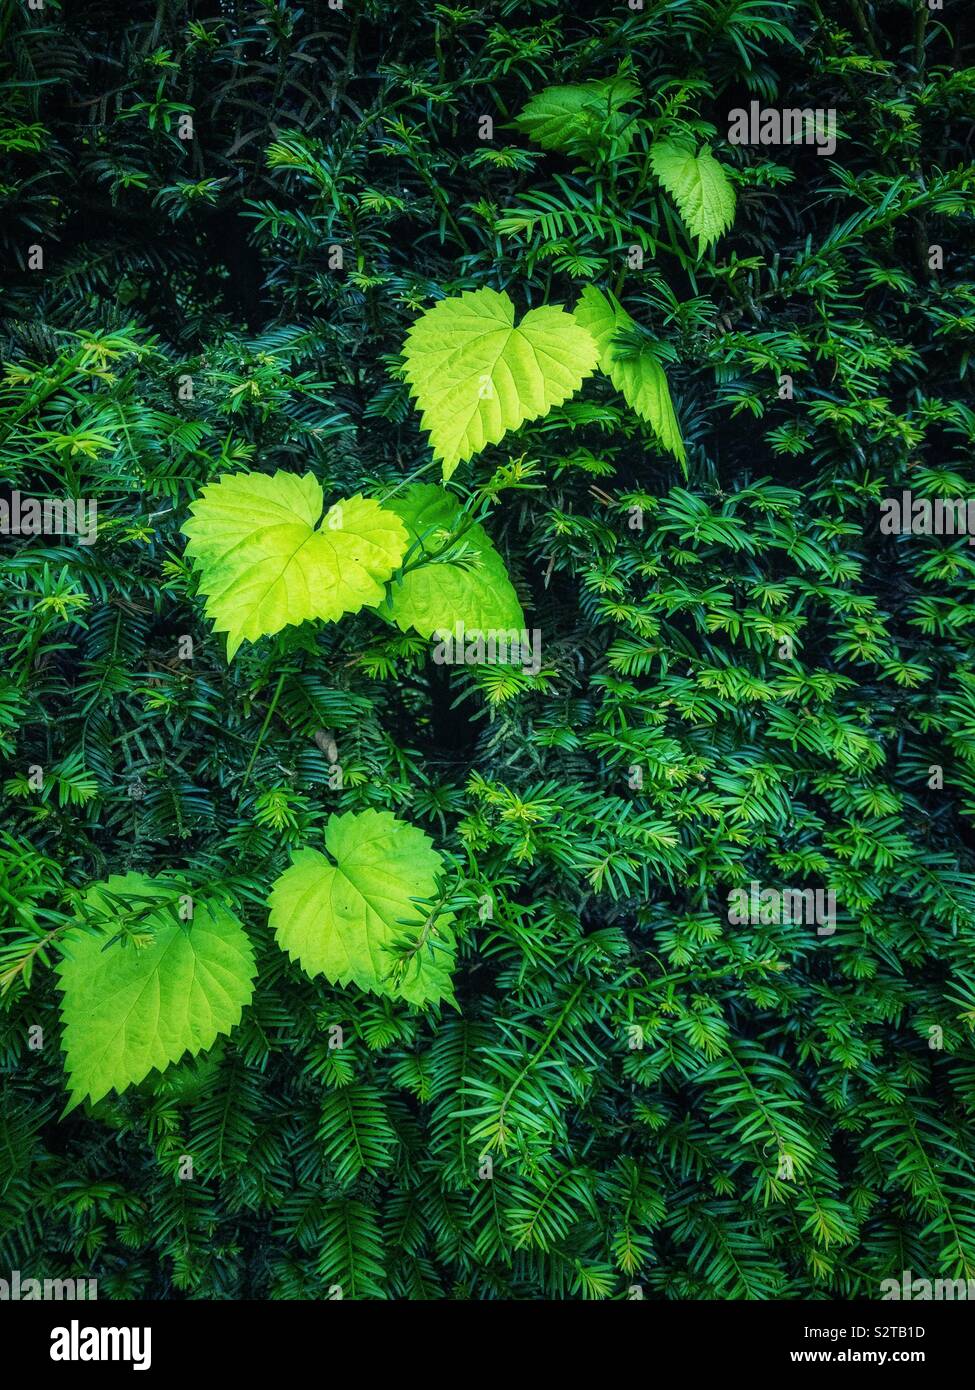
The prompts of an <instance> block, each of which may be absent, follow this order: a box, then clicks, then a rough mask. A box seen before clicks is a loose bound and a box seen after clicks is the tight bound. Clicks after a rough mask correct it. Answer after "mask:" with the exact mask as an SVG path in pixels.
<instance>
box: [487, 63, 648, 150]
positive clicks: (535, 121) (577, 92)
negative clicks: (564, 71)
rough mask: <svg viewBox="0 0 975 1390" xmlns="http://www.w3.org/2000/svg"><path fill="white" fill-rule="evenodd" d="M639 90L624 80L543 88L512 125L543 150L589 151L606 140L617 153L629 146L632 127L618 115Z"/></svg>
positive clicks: (622, 116) (632, 125)
mask: <svg viewBox="0 0 975 1390" xmlns="http://www.w3.org/2000/svg"><path fill="white" fill-rule="evenodd" d="M639 95H640V89H639V88H638V87H637V86H636V85H635V83H633V82H630V81H628V80H627V79H626V78H619V77H615V78H609V79H599V80H597V81H594V82H583V83H580V84H579V85H578V86H573V87H546V88H545V90H544V91H542V92H539V93H538V94H537V95H536V96H533V97H532V99H531V101H529V103H528V105H527V106H526V107H525V108H524V110H523V111H522V112H521V114H520V115H518V116H516V117H515V119H514V120H513V121H512V125H514V126H516V127H517V128H518V129H519V130H520V131H522V132H523V133H524V134H525V135H527V136H528V138H529V139H530V140H534V142H535V144H536V145H541V147H542V149H543V150H574V149H578V150H593V149H596V148H598V147H600V146H605V145H606V144H607V143H608V141H609V140H610V139H612V138H613V137H616V138H617V139H618V141H619V149H618V152H619V153H621V154H622V153H623V152H624V151H625V150H626V149H627V148H628V147H629V145H630V144H631V142H632V139H633V132H634V123H633V122H632V121H630V123H629V124H627V117H626V116H625V114H624V113H622V112H621V111H620V107H621V106H623V105H624V103H625V102H628V101H634V100H635V99H636V98H637V97H638V96H639Z"/></svg>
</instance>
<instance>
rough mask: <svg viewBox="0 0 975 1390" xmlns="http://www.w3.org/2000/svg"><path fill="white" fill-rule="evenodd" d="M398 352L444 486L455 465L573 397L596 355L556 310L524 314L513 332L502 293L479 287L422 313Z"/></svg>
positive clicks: (570, 319) (511, 317) (582, 334)
mask: <svg viewBox="0 0 975 1390" xmlns="http://www.w3.org/2000/svg"><path fill="white" fill-rule="evenodd" d="M403 355H404V358H405V360H406V376H407V379H408V380H409V382H410V385H411V387H412V390H413V395H414V396H415V397H416V401H417V404H418V405H419V407H420V410H421V412H422V425H423V428H424V429H425V430H428V431H429V434H430V444H431V447H432V448H433V451H434V453H435V455H436V456H437V457H438V458H440V459H442V460H443V476H444V481H446V480H447V479H448V478H449V477H450V475H451V474H452V473H453V472H454V470H455V468H456V467H457V465H458V463H460V462H461V461H462V460H464V459H469V458H470V457H471V456H472V455H473V454H476V453H478V452H479V450H481V449H483V448H484V447H485V445H486V444H497V443H499V441H500V440H501V439H503V438H504V436H505V435H506V434H507V432H508V431H509V430H515V429H517V428H518V427H519V425H522V424H524V422H525V421H526V420H536V419H538V417H539V416H542V415H546V414H547V413H548V411H549V410H550V409H551V408H552V406H555V405H561V404H562V402H563V401H565V400H568V398H569V397H570V396H572V395H574V394H575V392H576V391H578V389H579V387H580V386H581V385H582V383H583V381H584V379H585V378H586V377H587V376H589V375H590V373H591V372H592V371H593V369H594V367H595V365H596V356H597V353H596V344H595V343H594V342H593V340H592V338H591V337H590V335H589V334H588V333H587V332H586V330H585V329H584V328H582V327H581V326H580V325H579V324H578V323H576V321H575V319H574V318H573V317H572V315H571V314H568V313H566V311H565V310H564V309H562V308H560V307H559V306H558V305H555V304H550V305H547V306H545V307H544V308H541V309H532V310H530V311H529V312H528V313H527V314H526V315H525V317H524V318H523V319H522V320H521V323H520V324H519V325H518V326H517V328H516V327H515V306H514V305H513V304H512V302H511V300H510V299H509V298H508V296H507V295H506V294H499V293H498V292H497V291H496V290H490V289H481V290H473V291H465V292H464V293H463V294H461V295H460V296H459V297H458V298H456V299H442V300H441V301H440V302H439V304H435V305H434V306H433V308H432V309H428V310H427V311H426V313H425V314H423V315H422V316H421V317H420V318H419V319H417V321H416V323H415V324H414V325H413V327H412V328H411V329H410V332H409V334H408V335H407V339H406V344H405V346H404V348H403Z"/></svg>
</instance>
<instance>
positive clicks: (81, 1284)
mask: <svg viewBox="0 0 975 1390" xmlns="http://www.w3.org/2000/svg"><path fill="white" fill-rule="evenodd" d="M97 1297H98V1280H97V1279H23V1278H21V1274H20V1270H19V1269H13V1270H11V1271H10V1278H9V1279H0V1303H6V1302H8V1301H9V1302H11V1303H18V1302H20V1303H32V1302H36V1301H40V1300H43V1299H47V1300H50V1301H52V1302H55V1303H59V1302H61V1301H62V1300H65V1301H67V1302H74V1301H75V1300H76V1299H83V1300H84V1301H85V1302H86V1303H91V1302H92V1301H93V1300H95V1299H97Z"/></svg>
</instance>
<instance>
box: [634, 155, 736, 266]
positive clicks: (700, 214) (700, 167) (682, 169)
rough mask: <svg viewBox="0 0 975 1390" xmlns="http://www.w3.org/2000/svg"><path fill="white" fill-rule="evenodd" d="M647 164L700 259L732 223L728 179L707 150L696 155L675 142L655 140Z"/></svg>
mask: <svg viewBox="0 0 975 1390" xmlns="http://www.w3.org/2000/svg"><path fill="white" fill-rule="evenodd" d="M650 163H651V166H652V168H653V172H654V173H655V174H656V175H657V178H658V179H659V180H660V182H661V183H662V184H663V186H664V188H665V189H666V190H667V192H668V193H669V194H670V196H671V197H672V198H673V200H674V202H675V203H676V204H677V210H678V212H679V213H680V215H681V217H682V218H683V220H684V223H685V225H686V226H687V228H688V229H689V230H690V232H691V234H692V235H693V236H696V237H697V243H698V255H701V254H702V253H703V252H704V249H705V247H707V246H710V245H712V243H713V242H715V241H717V240H718V237H720V236H721V235H722V234H723V233H724V232H726V231H727V230H728V228H729V227H730V226H731V224H732V222H733V221H734V220H735V190H734V189H733V188H732V186H731V183H730V181H729V179H728V175H727V174H726V173H725V171H724V169H723V168H722V167H721V165H720V164H719V163H718V161H717V160H716V159H715V157H714V155H713V154H712V153H711V151H710V150H709V149H708V148H707V146H703V147H702V148H701V150H700V152H699V153H697V154H695V152H694V150H693V148H691V147H690V146H688V145H684V144H681V143H679V142H678V141H676V140H658V141H657V142H656V143H655V144H654V145H652V146H651V147H650Z"/></svg>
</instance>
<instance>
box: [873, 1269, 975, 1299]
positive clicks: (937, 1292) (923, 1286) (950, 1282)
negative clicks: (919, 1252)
mask: <svg viewBox="0 0 975 1390" xmlns="http://www.w3.org/2000/svg"><path fill="white" fill-rule="evenodd" d="M880 1287H881V1290H882V1292H881V1295H880V1297H881V1299H883V1300H887V1299H906V1300H908V1301H910V1300H911V1299H913V1300H914V1301H915V1302H919V1303H930V1302H931V1301H932V1300H933V1301H934V1302H936V1303H940V1302H943V1301H953V1300H955V1299H966V1300H967V1299H969V1298H972V1299H975V1279H915V1278H914V1277H913V1273H912V1271H911V1270H909V1269H902V1270H901V1277H900V1278H899V1279H881V1281H880Z"/></svg>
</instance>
